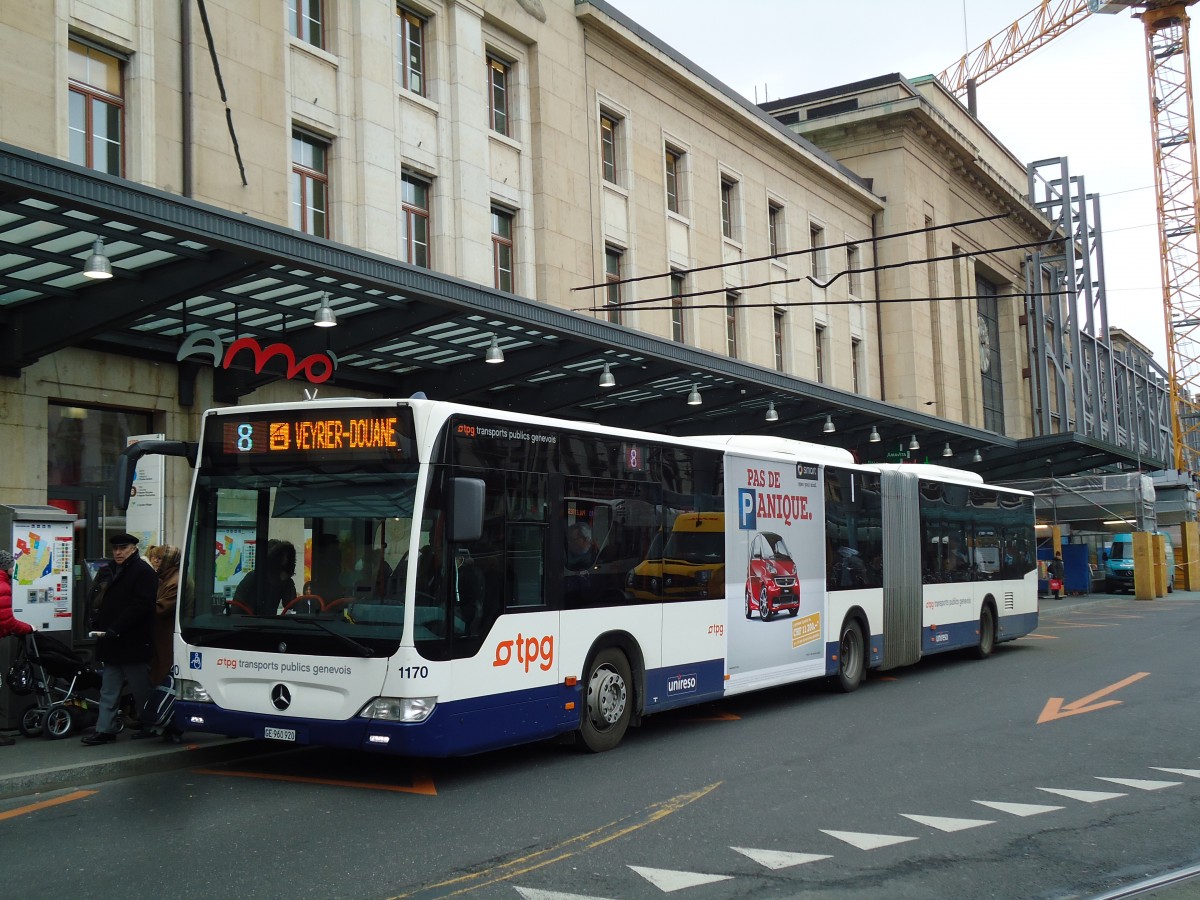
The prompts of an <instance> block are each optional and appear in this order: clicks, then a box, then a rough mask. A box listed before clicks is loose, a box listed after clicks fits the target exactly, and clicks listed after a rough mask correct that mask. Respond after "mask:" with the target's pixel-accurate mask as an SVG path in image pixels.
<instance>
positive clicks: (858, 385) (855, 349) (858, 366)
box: [850, 338, 862, 394]
mask: <svg viewBox="0 0 1200 900" xmlns="http://www.w3.org/2000/svg"><path fill="white" fill-rule="evenodd" d="M850 377H851V379H852V380H853V383H854V393H856V394H861V393H862V340H860V339H859V338H852V339H851V341H850Z"/></svg>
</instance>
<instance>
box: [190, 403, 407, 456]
mask: <svg viewBox="0 0 1200 900" xmlns="http://www.w3.org/2000/svg"><path fill="white" fill-rule="evenodd" d="M413 438H414V429H413V417H412V410H410V409H409V408H408V407H404V406H394V405H392V406H381V407H365V406H363V407H351V408H346V409H331V408H328V407H325V408H314V409H311V410H308V409H299V410H296V409H290V410H279V411H274V412H250V413H245V414H242V415H239V414H237V412H236V411H230V412H228V413H222V414H219V415H215V416H213V417H212V418H211V419H210V420H209V422H208V423H207V425H206V429H205V450H206V455H207V456H208V458H209V459H210V460H211V461H212V462H214V463H216V464H218V465H220V464H234V465H237V464H238V463H239V461H242V462H245V461H254V462H256V463H259V462H270V461H275V460H277V461H280V462H289V463H297V462H301V461H305V460H311V461H313V462H322V463H329V462H348V463H378V462H389V463H398V462H414V461H415V459H416V451H415V443H414V440H413Z"/></svg>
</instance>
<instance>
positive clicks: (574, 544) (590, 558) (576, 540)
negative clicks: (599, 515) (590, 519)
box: [567, 522, 596, 572]
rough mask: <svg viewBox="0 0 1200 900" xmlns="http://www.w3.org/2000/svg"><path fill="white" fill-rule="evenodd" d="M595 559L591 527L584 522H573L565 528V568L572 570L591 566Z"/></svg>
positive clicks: (576, 570)
mask: <svg viewBox="0 0 1200 900" xmlns="http://www.w3.org/2000/svg"><path fill="white" fill-rule="evenodd" d="M595 561H596V545H595V544H594V543H592V529H591V528H590V527H589V526H588V525H587V523H586V522H575V523H574V524H572V525H571V527H570V528H568V529H567V568H568V569H570V570H572V571H573V572H578V571H581V570H583V569H589V568H591V566H592V564H593V563H595Z"/></svg>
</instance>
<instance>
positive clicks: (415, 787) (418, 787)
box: [192, 769, 437, 797]
mask: <svg viewBox="0 0 1200 900" xmlns="http://www.w3.org/2000/svg"><path fill="white" fill-rule="evenodd" d="M192 771H193V772H195V773H196V774H197V775H228V776H231V777H233V778H261V779H263V780H264V781H290V782H294V783H296V784H324V785H329V786H330V787H351V788H365V789H366V790H371V791H395V792H397V793H401V794H423V795H425V796H427V797H436V796H437V788H436V787H434V785H433V780H432V779H431V778H430V777H429V776H428V775H421V774H418V775H416V776H414V777H413V784H412V786H411V787H404V786H403V785H395V784H376V783H374V782H370V781H346V780H344V779H340V778H311V777H309V776H307V775H280V774H274V773H270V772H239V771H238V770H236V769H192Z"/></svg>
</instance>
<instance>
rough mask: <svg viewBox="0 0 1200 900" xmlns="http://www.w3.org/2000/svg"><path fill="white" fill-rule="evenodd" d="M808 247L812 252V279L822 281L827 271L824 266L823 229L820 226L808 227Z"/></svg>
mask: <svg viewBox="0 0 1200 900" xmlns="http://www.w3.org/2000/svg"><path fill="white" fill-rule="evenodd" d="M808 246H809V248H810V249H811V250H812V253H811V254H810V255H811V256H812V275H813V278H819V279H821V280H824V279H825V278H826V277H827V275H828V271H829V269H828V267H827V266H826V265H825V229H824V228H822V227H821V226H820V225H809V226H808Z"/></svg>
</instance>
